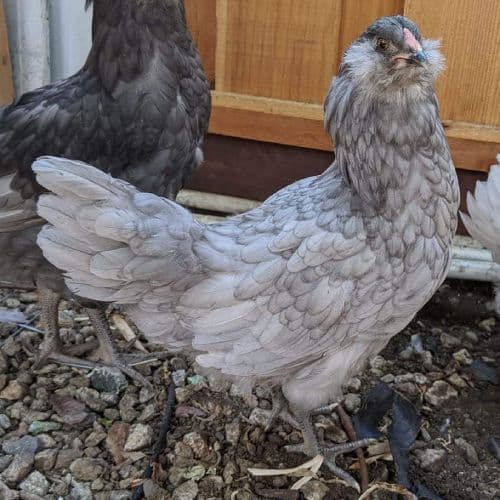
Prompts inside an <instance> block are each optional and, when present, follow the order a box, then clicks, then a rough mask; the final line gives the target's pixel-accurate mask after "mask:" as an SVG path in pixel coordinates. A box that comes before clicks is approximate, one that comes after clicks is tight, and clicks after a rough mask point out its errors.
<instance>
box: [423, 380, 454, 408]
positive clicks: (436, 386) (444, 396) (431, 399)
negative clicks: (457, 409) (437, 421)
mask: <svg viewBox="0 0 500 500" xmlns="http://www.w3.org/2000/svg"><path fill="white" fill-rule="evenodd" d="M457 396H458V392H457V391H456V389H454V388H453V387H452V386H451V385H450V384H448V382H445V381H444V380H436V382H434V383H433V384H432V386H431V387H430V388H429V390H428V391H427V392H426V393H425V400H426V401H427V402H428V403H429V404H431V405H433V406H441V405H443V404H444V403H446V402H447V401H449V400H450V399H451V398H456V397H457Z"/></svg>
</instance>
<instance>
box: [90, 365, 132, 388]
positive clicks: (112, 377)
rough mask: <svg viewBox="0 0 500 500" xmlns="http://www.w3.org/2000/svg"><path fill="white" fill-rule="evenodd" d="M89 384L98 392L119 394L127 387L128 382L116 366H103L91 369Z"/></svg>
mask: <svg viewBox="0 0 500 500" xmlns="http://www.w3.org/2000/svg"><path fill="white" fill-rule="evenodd" d="M90 385H91V386H92V387H93V388H94V389H96V390H97V391H99V392H110V393H112V394H119V393H120V392H121V391H122V390H123V389H125V387H127V385H128V382H127V379H126V378H125V375H124V374H123V373H122V372H121V371H120V370H118V369H117V368H110V367H107V366H103V367H98V368H94V369H93V370H92V372H91V373H90Z"/></svg>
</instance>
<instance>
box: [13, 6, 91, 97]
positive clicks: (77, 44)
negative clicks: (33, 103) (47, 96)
mask: <svg viewBox="0 0 500 500" xmlns="http://www.w3.org/2000/svg"><path fill="white" fill-rule="evenodd" d="M4 3H5V14H6V18H7V31H8V34H9V44H10V51H11V59H12V69H13V73H14V88H15V91H16V95H17V96H20V95H22V94H23V93H24V92H27V91H29V90H33V89H36V88H38V87H41V86H42V85H46V84H47V83H49V82H51V81H55V80H59V79H61V78H66V77H68V76H70V75H71V74H73V73H75V72H76V71H77V70H78V69H79V68H80V67H81V66H82V65H83V63H84V62H85V59H86V57H87V54H88V51H89V49H90V45H91V24H92V12H91V9H89V11H87V12H86V11H85V9H84V5H85V0H4Z"/></svg>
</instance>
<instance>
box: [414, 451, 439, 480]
mask: <svg viewBox="0 0 500 500" xmlns="http://www.w3.org/2000/svg"><path fill="white" fill-rule="evenodd" d="M415 453H416V455H417V457H418V459H419V461H420V465H421V466H422V469H424V470H427V471H429V472H431V471H432V472H434V473H436V474H437V473H439V471H440V470H441V469H442V468H443V465H444V462H445V458H446V451H445V450H441V449H436V448H429V449H427V450H416V452H415Z"/></svg>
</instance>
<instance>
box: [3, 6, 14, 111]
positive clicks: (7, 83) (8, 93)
mask: <svg viewBox="0 0 500 500" xmlns="http://www.w3.org/2000/svg"><path fill="white" fill-rule="evenodd" d="M13 96H14V89H13V86H12V69H11V66H10V55H9V42H8V40H7V26H6V24H5V13H4V8H3V2H2V1H0V106H1V105H3V104H7V103H8V102H10V101H11V100H12V97H13Z"/></svg>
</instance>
